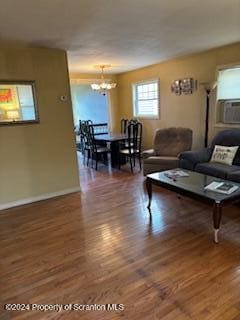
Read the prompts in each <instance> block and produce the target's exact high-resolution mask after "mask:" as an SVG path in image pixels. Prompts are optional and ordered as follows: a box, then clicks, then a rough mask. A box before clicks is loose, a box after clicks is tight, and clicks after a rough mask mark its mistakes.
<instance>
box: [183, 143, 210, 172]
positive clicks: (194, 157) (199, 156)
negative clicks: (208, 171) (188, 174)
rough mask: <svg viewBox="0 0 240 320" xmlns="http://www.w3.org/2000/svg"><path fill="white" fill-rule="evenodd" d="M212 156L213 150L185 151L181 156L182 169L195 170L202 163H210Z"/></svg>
mask: <svg viewBox="0 0 240 320" xmlns="http://www.w3.org/2000/svg"><path fill="white" fill-rule="evenodd" d="M211 155H212V149H211V148H205V149H202V150H200V151H184V152H182V153H181V154H180V156H179V160H180V167H181V168H184V169H189V170H194V168H195V166H196V165H197V164H198V163H201V162H208V161H209V160H210V158H211Z"/></svg>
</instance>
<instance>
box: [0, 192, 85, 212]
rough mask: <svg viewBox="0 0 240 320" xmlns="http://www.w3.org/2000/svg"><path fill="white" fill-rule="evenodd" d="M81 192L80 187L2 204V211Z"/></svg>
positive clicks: (0, 207) (0, 205) (0, 206)
mask: <svg viewBox="0 0 240 320" xmlns="http://www.w3.org/2000/svg"><path fill="white" fill-rule="evenodd" d="M79 191H81V189H80V187H75V188H69V189H65V190H60V191H56V192H51V193H45V194H40V195H39V196H35V197H31V198H25V199H20V200H16V201H12V202H8V203H3V204H0V210H4V209H9V208H13V207H17V206H22V205H24V204H28V203H32V202H36V201H41V200H46V199H50V198H55V197H59V196H63V195H65V194H69V193H75V192H79ZM0 213H1V212H0Z"/></svg>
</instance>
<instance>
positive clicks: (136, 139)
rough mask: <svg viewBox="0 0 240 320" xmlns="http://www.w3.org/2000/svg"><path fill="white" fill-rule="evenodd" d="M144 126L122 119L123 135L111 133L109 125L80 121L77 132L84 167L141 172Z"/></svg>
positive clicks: (77, 143) (121, 133) (77, 141)
mask: <svg viewBox="0 0 240 320" xmlns="http://www.w3.org/2000/svg"><path fill="white" fill-rule="evenodd" d="M142 134H143V126H142V123H141V122H139V121H138V120H136V119H121V122H120V132H116V133H112V132H111V131H110V130H109V126H108V123H93V121H91V120H79V128H78V130H76V145H77V150H78V151H79V152H80V153H81V154H82V157H83V164H84V165H85V166H91V167H92V168H94V169H95V170H98V168H99V166H98V165H99V162H101V163H103V164H105V165H110V166H111V168H117V169H119V170H121V167H122V166H123V165H127V166H128V170H130V171H131V172H132V173H134V170H135V169H138V171H139V170H141V167H142V166H141V152H142Z"/></svg>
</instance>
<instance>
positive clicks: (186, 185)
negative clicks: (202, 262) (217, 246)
mask: <svg viewBox="0 0 240 320" xmlns="http://www.w3.org/2000/svg"><path fill="white" fill-rule="evenodd" d="M174 170H181V171H184V172H186V173H187V174H188V176H187V177H178V178H169V177H168V176H167V172H169V171H163V172H156V173H152V174H149V175H147V179H146V188H147V192H148V197H149V202H148V208H149V209H150V207H151V201H152V185H156V186H161V187H163V188H166V189H168V190H172V191H175V192H177V193H178V194H180V195H184V196H189V197H192V198H197V199H200V200H204V201H207V202H208V203H210V204H212V205H213V227H214V241H215V243H218V232H219V228H220V223H221V218H222V207H223V206H224V205H225V204H228V203H231V202H233V201H236V200H240V184H239V183H236V182H233V181H228V180H223V179H219V178H216V177H212V176H208V175H204V174H201V173H197V172H193V171H189V170H185V169H184V170H183V169H178V168H177V169H174ZM170 171H171V170H170ZM212 181H219V182H228V183H232V184H233V183H234V184H235V185H237V186H238V187H239V189H237V190H236V191H235V192H233V193H231V194H229V195H227V194H222V193H218V192H213V191H208V190H204V187H205V186H207V185H209V184H210V183H211V182H212Z"/></svg>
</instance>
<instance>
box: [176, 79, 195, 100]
mask: <svg viewBox="0 0 240 320" xmlns="http://www.w3.org/2000/svg"><path fill="white" fill-rule="evenodd" d="M196 89H197V81H196V80H194V79H193V78H183V79H178V80H174V81H173V83H172V85H171V91H172V92H173V93H175V94H176V95H178V96H179V95H181V94H182V93H183V94H192V93H193V91H194V90H196Z"/></svg>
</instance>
